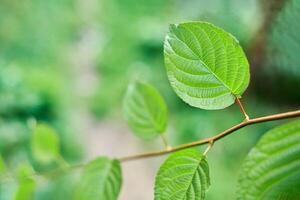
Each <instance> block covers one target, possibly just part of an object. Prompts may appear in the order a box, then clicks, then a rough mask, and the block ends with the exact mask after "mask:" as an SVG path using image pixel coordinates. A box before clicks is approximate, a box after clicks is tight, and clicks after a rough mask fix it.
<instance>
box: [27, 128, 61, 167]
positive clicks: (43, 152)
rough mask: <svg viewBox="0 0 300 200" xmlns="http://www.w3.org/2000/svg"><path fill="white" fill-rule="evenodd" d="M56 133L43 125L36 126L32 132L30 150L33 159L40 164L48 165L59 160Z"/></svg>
mask: <svg viewBox="0 0 300 200" xmlns="http://www.w3.org/2000/svg"><path fill="white" fill-rule="evenodd" d="M59 146H60V144H59V138H58V135H57V133H56V132H55V131H54V130H53V129H52V128H51V127H49V126H47V125H45V124H38V125H37V126H36V127H35V128H34V131H33V135H32V141H31V149H32V153H33V157H34V158H35V159H36V160H37V161H38V162H40V163H43V164H49V163H51V162H53V161H57V160H59V158H60V147H59Z"/></svg>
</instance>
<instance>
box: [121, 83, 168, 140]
mask: <svg viewBox="0 0 300 200" xmlns="http://www.w3.org/2000/svg"><path fill="white" fill-rule="evenodd" d="M124 115H125V118H126V120H127V122H128V125H129V127H130V128H131V129H132V131H133V132H134V133H135V134H136V135H137V136H139V137H141V138H144V139H151V138H153V137H155V136H157V135H159V134H162V133H164V131H165V130H166V125H167V106H166V104H165V102H164V100H163V98H162V97H161V95H160V94H159V92H158V91H157V90H156V89H155V88H154V87H152V86H151V85H149V84H146V83H142V82H135V83H133V84H131V85H129V87H128V90H127V93H126V95H125V99H124Z"/></svg>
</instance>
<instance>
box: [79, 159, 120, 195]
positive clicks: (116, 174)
mask: <svg viewBox="0 0 300 200" xmlns="http://www.w3.org/2000/svg"><path fill="white" fill-rule="evenodd" d="M121 183H122V174H121V167H120V162H119V161H118V160H110V159H108V158H106V157H99V158H97V159H96V160H94V161H91V162H90V163H89V164H88V165H87V166H86V167H85V168H84V171H83V174H82V176H81V180H80V182H79V185H78V188H77V190H76V194H75V199H76V200H86V199H93V200H104V199H105V200H116V199H117V198H118V195H119V192H120V188H121Z"/></svg>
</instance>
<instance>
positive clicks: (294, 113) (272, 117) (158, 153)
mask: <svg viewBox="0 0 300 200" xmlns="http://www.w3.org/2000/svg"><path fill="white" fill-rule="evenodd" d="M295 117H300V110H297V111H292V112H286V113H280V114H275V115H269V116H265V117H258V118H254V119H249V120H247V121H243V122H241V123H239V124H237V125H235V126H233V127H231V128H229V129H227V130H225V131H223V132H221V133H219V134H218V135H216V136H213V137H210V138H206V139H203V140H199V141H195V142H191V143H188V144H182V145H179V146H177V147H173V148H171V149H166V150H162V151H153V152H148V153H142V154H136V155H130V156H125V157H121V158H119V160H120V161H121V162H127V161H133V160H139V159H145V158H150V157H156V156H162V155H165V154H169V153H172V152H176V151H180V150H183V149H187V148H191V147H196V146H200V145H203V144H207V143H211V142H213V143H215V142H216V141H218V140H220V139H221V138H223V137H225V136H227V135H229V134H231V133H233V132H235V131H237V130H239V129H241V128H243V127H245V126H249V125H252V124H258V123H263V122H269V121H276V120H281V119H288V118H295Z"/></svg>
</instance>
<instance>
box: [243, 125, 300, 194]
mask: <svg viewBox="0 0 300 200" xmlns="http://www.w3.org/2000/svg"><path fill="white" fill-rule="evenodd" d="M299 180H300V121H299V120H298V121H293V122H290V123H288V124H285V125H282V126H279V127H277V128H274V129H272V130H270V131H269V132H267V133H266V134H265V135H264V136H263V137H262V138H261V139H260V141H259V142H258V143H257V145H256V146H255V147H254V148H253V149H252V150H251V151H250V153H249V155H248V156H247V157H246V159H245V161H244V164H243V167H242V170H241V173H240V177H239V184H238V199H241V200H248V199H249V200H251V199H253V200H254V199H255V200H256V199H262V200H264V199H266V200H269V199H285V200H287V199H289V200H295V199H298V198H299V197H300V190H299V188H300V181H299Z"/></svg>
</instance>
